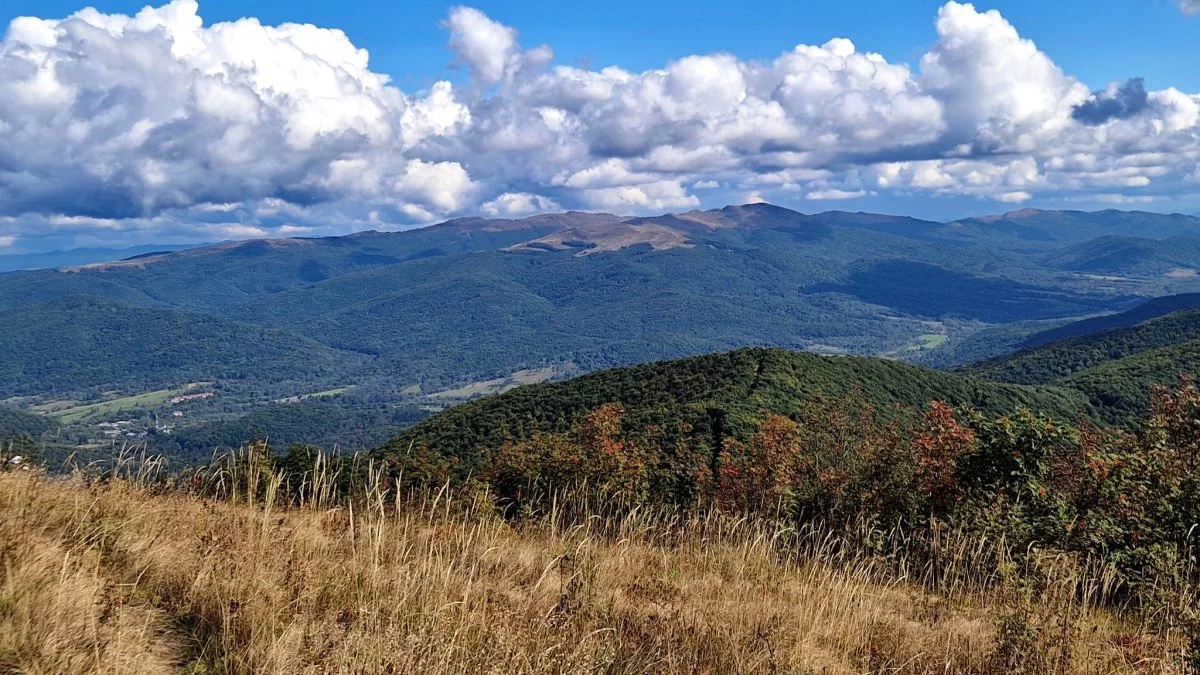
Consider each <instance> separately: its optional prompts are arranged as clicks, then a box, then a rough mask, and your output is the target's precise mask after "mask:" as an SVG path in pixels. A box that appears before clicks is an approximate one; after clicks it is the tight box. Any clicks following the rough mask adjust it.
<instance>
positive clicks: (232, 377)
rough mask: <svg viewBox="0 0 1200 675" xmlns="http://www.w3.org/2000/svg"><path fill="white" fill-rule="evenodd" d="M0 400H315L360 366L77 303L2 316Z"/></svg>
mask: <svg viewBox="0 0 1200 675" xmlns="http://www.w3.org/2000/svg"><path fill="white" fill-rule="evenodd" d="M0 325H3V326H4V330H2V331H0V354H3V355H4V358H3V359H0V397H8V396H28V395H35V394H45V395H54V396H59V397H85V398H86V397H87V396H89V395H96V394H98V393H99V392H100V391H102V390H115V391H116V392H118V393H136V392H144V391H150V390H156V389H163V388H172V387H179V386H181V385H184V384H187V383H189V382H197V381H208V382H230V383H236V382H242V383H245V384H246V385H247V386H252V387H254V388H256V389H258V390H260V391H264V392H269V391H280V390H283V391H290V390H291V389H293V388H297V387H299V388H301V389H306V390H308V391H316V390H318V388H328V385H330V384H337V383H341V382H342V381H343V378H345V377H349V376H350V373H352V372H353V371H354V370H355V369H356V368H361V367H362V366H363V365H364V364H365V361H366V360H365V359H364V358H363V357H361V356H359V355H356V354H348V353H342V352H338V351H337V350H335V349H332V348H330V347H327V346H325V345H322V344H320V343H317V342H314V341H312V340H310V339H307V338H303V337H299V336H296V335H291V334H288V333H284V332H281V331H278V330H273V329H269V328H263V327H261V326H256V325H251V324H243V323H236V322H234V321H230V320H228V319H222V318H218V317H215V316H211V315H204V314H195V313H190V312H184V311H178V310H164V309H147V308H141V307H133V306H129V305H124V304H120V303H115V302H111V301H108V300H102V299H99V298H88V297H75V298H65V299H60V300H55V301H52V302H48V303H43V304H39V305H33V306H30V307H25V308H22V309H16V310H8V311H4V312H0Z"/></svg>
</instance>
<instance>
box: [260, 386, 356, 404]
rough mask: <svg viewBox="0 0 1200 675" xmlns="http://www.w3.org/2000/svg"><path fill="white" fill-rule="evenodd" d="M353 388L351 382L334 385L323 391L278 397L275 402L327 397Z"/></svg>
mask: <svg viewBox="0 0 1200 675" xmlns="http://www.w3.org/2000/svg"><path fill="white" fill-rule="evenodd" d="M353 388H354V385H352V384H351V385H348V386H345V387H334V388H333V389H326V390H325V391H314V392H313V393H311V394H300V395H299V396H288V397H287V398H281V399H279V400H278V401H276V403H296V402H297V401H303V400H305V399H310V398H328V397H330V396H337V395H338V394H344V393H346V392H348V391H350V390H351V389H353Z"/></svg>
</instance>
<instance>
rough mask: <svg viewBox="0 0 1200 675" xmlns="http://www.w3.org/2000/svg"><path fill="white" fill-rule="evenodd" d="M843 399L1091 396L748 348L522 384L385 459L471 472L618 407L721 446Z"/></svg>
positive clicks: (883, 407)
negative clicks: (496, 452)
mask: <svg viewBox="0 0 1200 675" xmlns="http://www.w3.org/2000/svg"><path fill="white" fill-rule="evenodd" d="M845 397H849V398H852V399H859V400H861V401H863V402H865V403H868V404H870V405H873V406H875V407H877V408H878V409H879V410H880V411H881V412H882V413H883V414H885V415H886V414H888V411H889V410H890V409H891V408H892V407H893V406H896V405H899V406H907V407H919V406H924V405H925V404H927V403H929V401H931V400H935V399H936V400H942V401H946V402H949V403H952V404H955V405H968V406H972V407H976V408H979V409H982V410H985V411H988V412H992V413H999V412H1009V411H1012V410H1015V409H1017V408H1019V407H1028V408H1032V409H1035V410H1038V411H1041V412H1044V413H1047V414H1051V415H1055V416H1059V417H1061V418H1064V419H1073V418H1074V417H1076V416H1077V415H1079V414H1080V413H1081V412H1083V413H1084V414H1086V413H1087V411H1088V410H1089V406H1088V403H1087V400H1086V398H1085V397H1083V396H1082V395H1080V394H1078V393H1077V392H1073V391H1071V390H1066V389H1057V388H1033V387H1025V386H1017V385H1010V384H997V383H991V382H983V381H976V380H972V379H968V378H964V377H960V376H956V375H952V374H948V373H942V372H938V371H934V370H928V369H924V368H918V367H916V366H911V365H908V364H904V363H900V362H897V361H889V360H884V359H871V358H858V357H824V356H816V355H813V354H804V353H800V352H792V351H787V350H780V349H744V350H738V351H733V352H726V353H722V354H712V355H708V356H701V357H694V358H688V359H681V360H678V361H667V362H660V363H651V364H645V365H640V366H633V367H630V368H618V369H613V370H606V371H602V372H598V373H594V374H591V375H585V376H582V377H578V378H574V379H572V380H568V381H565V382H553V383H546V384H536V385H530V386H526V387H520V388H518V389H514V390H513V391H510V392H507V393H504V394H501V395H499V396H493V397H490V398H487V399H483V400H480V401H475V402H470V403H465V404H462V405H459V406H457V407H455V408H452V409H450V410H447V411H445V412H442V413H439V414H437V415H434V416H433V417H431V418H430V419H428V420H426V421H424V422H421V423H420V424H417V425H415V426H414V427H412V428H411V429H409V430H407V431H405V432H403V433H401V434H400V435H399V436H398V437H396V438H395V439H393V440H392V441H391V442H389V443H388V444H387V445H386V446H384V447H383V448H381V449H380V450H379V451H378V452H379V453H380V454H382V455H400V454H404V453H406V452H408V451H409V449H410V448H412V447H421V448H427V449H429V450H431V451H433V452H435V453H437V454H439V455H443V456H450V457H458V458H460V459H462V460H465V464H464V466H466V467H470V466H471V462H472V460H473V459H474V456H475V454H476V453H477V452H478V451H479V450H481V449H495V448H498V447H500V446H501V445H503V444H504V443H506V442H513V441H522V440H528V439H529V438H532V437H534V436H536V435H538V434H543V433H552V432H563V431H565V430H567V429H569V428H570V427H571V426H572V425H573V424H575V423H577V422H579V420H580V419H581V418H582V416H583V415H585V414H587V413H590V412H592V411H594V410H595V409H597V408H599V407H600V406H602V405H604V404H610V403H616V404H619V405H620V406H621V407H622V409H623V411H624V412H623V419H624V420H625V423H626V424H627V425H628V426H629V427H630V428H632V429H649V428H654V429H657V430H658V431H657V432H655V433H659V432H661V433H665V434H667V436H668V437H671V438H678V435H679V434H681V433H682V434H683V435H684V436H686V437H687V438H688V439H690V441H694V442H698V443H702V444H704V445H706V446H708V447H719V445H720V443H721V439H722V438H724V437H725V436H731V437H744V436H745V434H746V433H748V432H749V431H750V430H751V429H752V428H754V427H755V426H756V425H757V423H758V421H760V420H761V418H762V416H763V415H764V414H768V413H776V414H783V415H788V414H792V413H795V412H797V411H798V410H800V409H802V408H803V407H805V406H806V405H810V404H813V403H816V402H819V401H821V400H822V399H826V400H827V399H839V398H845Z"/></svg>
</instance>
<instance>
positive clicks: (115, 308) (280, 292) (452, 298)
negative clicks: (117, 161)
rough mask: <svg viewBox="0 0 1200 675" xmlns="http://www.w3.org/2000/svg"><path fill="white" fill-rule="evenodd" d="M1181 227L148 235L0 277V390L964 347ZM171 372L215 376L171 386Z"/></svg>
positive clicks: (294, 390)
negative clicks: (190, 241)
mask: <svg viewBox="0 0 1200 675" xmlns="http://www.w3.org/2000/svg"><path fill="white" fill-rule="evenodd" d="M1193 240H1195V241H1200V219H1197V218H1195V217H1191V216H1184V215H1163V214H1153V213H1141V212H1124V211H1102V212H1092V213H1088V212H1076V211H1038V210H1030V209H1026V210H1021V211H1014V212H1011V213H1007V214H1003V215H998V216H985V217H978V218H971V219H964V220H959V221H955V222H950V223H939V222H933V221H925V220H919V219H914V218H908V217H900V216H889V215H880V214H869V213H847V212H836V211H835V212H826V213H818V214H803V213H799V212H796V211H792V210H788V209H784V208H781V207H777V206H773V205H769V204H747V205H741V206H728V207H725V208H721V209H714V210H710V211H690V212H685V213H676V214H665V215H662V216H656V217H649V218H646V217H640V218H624V217H619V216H614V215H608V214H590V213H578V212H569V213H561V214H547V215H539V216H533V217H530V218H524V219H517V220H485V219H480V218H463V219H457V220H452V221H448V222H446V223H442V224H439V225H435V226H431V227H427V228H421V229H417V230H409V231H403V232H390V233H383V232H363V233H358V234H353V235H348V236H343V237H325V238H311V239H309V238H293V239H276V240H257V241H243V242H230V243H223V244H217V245H213V246H205V247H200V248H195V249H187V250H182V251H168V252H157V251H156V252H149V253H146V254H140V255H136V256H133V257H128V258H126V259H124V260H118V261H112V262H100V263H88V264H82V265H73V266H68V267H58V268H55V269H43V270H36V271H26V272H15V273H11V274H6V275H3V276H0V322H2V323H3V324H4V325H5V326H8V327H10V328H9V329H8V330H5V331H3V333H2V334H0V353H3V354H5V359H4V360H3V362H2V365H0V375H3V377H2V378H0V403H3V404H5V405H9V406H13V407H19V408H23V409H27V410H31V411H34V412H38V413H43V414H49V415H52V416H57V418H58V419H59V420H60V421H87V422H90V423H95V422H98V421H101V420H104V419H113V418H116V417H122V418H124V417H128V416H129V415H130V414H134V413H137V414H150V413H152V412H153V413H162V414H167V413H168V412H170V414H171V415H174V413H175V412H179V413H180V414H181V415H182V419H176V420H173V421H172V424H173V425H175V426H176V427H177V429H176V430H177V431H178V430H179V428H185V427H192V426H194V425H198V424H202V423H207V422H217V421H220V420H225V419H229V418H231V417H236V416H239V415H245V414H248V413H251V412H254V411H256V410H264V409H272V410H275V409H279V408H280V407H281V406H282V407H284V408H285V409H286V406H288V405H290V404H291V403H292V402H299V401H302V400H308V399H311V398H319V399H321V400H323V401H326V402H328V403H330V404H334V405H338V406H342V407H345V408H348V409H364V408H369V407H376V408H377V407H378V406H385V407H387V406H392V407H393V408H396V407H403V406H413V405H417V406H421V407H424V408H426V409H436V408H442V407H445V406H446V405H448V404H450V403H452V402H454V401H456V400H462V399H466V398H471V397H475V396H479V395H484V394H489V393H495V392H497V391H501V390H503V389H505V388H508V387H511V386H514V385H518V384H524V383H529V382H535V381H538V380H544V379H556V378H561V377H565V376H569V375H574V374H580V373H586V372H590V371H594V370H599V369H604V368H608V367H614V366H622V365H627V364H635V363H642V362H647V361H657V360H662V359H671V358H679V357H685V356H690V355H697V354H706V353H712V352H722V351H726V350H731V349H737V348H741V347H751V346H770V347H783V348H789V349H797V350H806V351H810V352H815V353H821V354H854V355H867V356H872V355H873V356H886V357H889V358H894V359H901V360H907V361H911V362H915V363H924V364H930V365H937V366H942V367H953V366H957V365H961V364H962V363H963V362H965V361H968V360H976V359H981V358H986V357H997V356H1001V355H1004V354H1007V353H1010V352H1014V351H1019V350H1021V349H1025V348H1030V347H1033V346H1035V345H1034V342H1036V341H1037V340H1039V339H1043V341H1050V340H1052V339H1055V338H1051V337H1046V336H1047V335H1051V334H1052V333H1047V331H1053V330H1059V331H1062V330H1070V329H1069V328H1067V329H1065V328H1064V326H1067V325H1069V324H1072V323H1073V322H1076V321H1079V320H1091V321H1094V322H1095V321H1099V322H1103V321H1104V320H1106V319H1105V317H1108V316H1120V314H1119V313H1120V312H1124V311H1127V310H1133V308H1135V307H1139V306H1143V303H1145V302H1146V301H1147V300H1150V299H1153V298H1155V297H1158V296H1164V295H1168V294H1175V295H1179V294H1183V293H1187V292H1197V291H1200V278H1198V277H1197V276H1196V275H1197V270H1198V269H1200V247H1197V246H1192V245H1191V244H1190V243H1189V242H1192V241H1193ZM1159 302H1167V301H1159ZM1133 311H1135V312H1136V311H1143V312H1145V311H1147V310H1145V309H1143V310H1133ZM1114 313H1118V314H1114ZM1086 332H1091V331H1086ZM1039 334H1044V335H1043V338H1038V337H1037V336H1038V335H1039ZM989 372H990V371H989ZM989 372H984V371H980V372H979V373H977V375H978V376H980V377H986V376H990V375H989ZM1073 376H1074V374H1073ZM180 391H188V392H201V393H205V394H211V395H208V396H205V397H204V398H196V399H186V400H185V401H184V402H183V403H179V404H174V403H169V401H171V400H173V399H176V398H179V396H178V394H177V392H180ZM397 409H399V408H397ZM131 411H132V412H131ZM388 415H391V416H392V417H389V419H392V418H395V415H394V414H393V413H388ZM385 416H386V415H385ZM404 419H408V418H407V417H405V418H404ZM159 426H161V424H160V423H159V422H155V423H154V427H155V428H158V427H159Z"/></svg>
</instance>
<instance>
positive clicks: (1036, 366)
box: [959, 309, 1200, 384]
mask: <svg viewBox="0 0 1200 675" xmlns="http://www.w3.org/2000/svg"><path fill="white" fill-rule="evenodd" d="M1198 339H1200V309H1189V310H1183V311H1179V312H1173V313H1170V314H1167V315H1165V316H1162V317H1159V318H1155V319H1151V320H1149V321H1146V322H1144V323H1140V324H1137V325H1134V326H1132V327H1128V328H1116V329H1112V330H1105V331H1100V332H1098V333H1092V334H1088V335H1083V336H1080V337H1073V338H1067V339H1065V340H1059V341H1056V342H1051V343H1049V344H1045V345H1042V346H1040V347H1033V348H1030V349H1025V350H1022V351H1020V352H1018V353H1016V354H1013V355H1011V356H1005V357H1000V358H996V359H991V360H988V361H983V362H980V363H976V364H971V365H968V366H964V367H962V368H960V369H959V372H962V373H966V374H970V375H973V376H976V377H981V378H986V379H990V380H996V381H1001V382H1018V383H1021V384H1047V383H1050V382H1055V381H1057V380H1060V379H1062V378H1065V377H1068V376H1071V375H1074V374H1076V373H1079V372H1081V371H1085V370H1088V369H1090V368H1094V367H1096V366H1100V365H1104V364H1106V363H1108V362H1110V361H1115V360H1118V359H1124V358H1126V357H1129V356H1133V355H1137V354H1141V353H1142V352H1149V351H1152V350H1156V349H1160V348H1163V347H1171V346H1174V345H1180V344H1183V343H1187V342H1190V341H1192V340H1198ZM1164 365H1165V364H1164ZM1179 365H1180V367H1181V368H1183V367H1184V366H1185V365H1186V364H1183V363H1181V364H1179ZM1181 372H1183V371H1181ZM1176 374H1178V373H1176Z"/></svg>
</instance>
